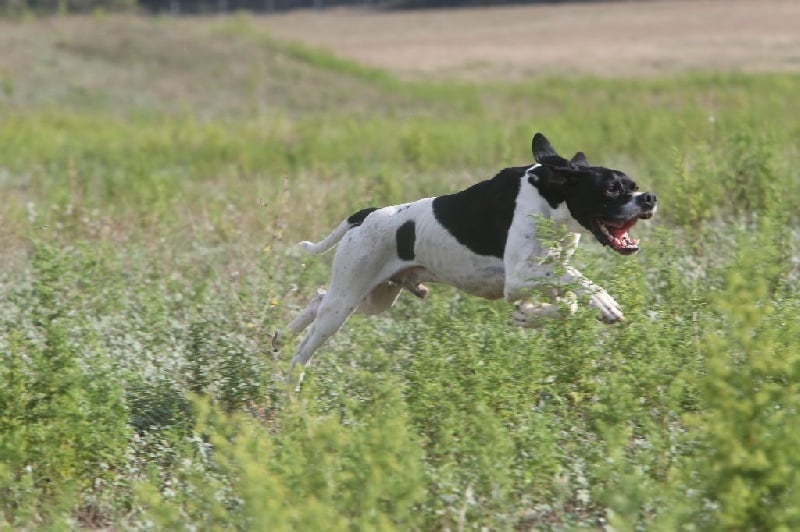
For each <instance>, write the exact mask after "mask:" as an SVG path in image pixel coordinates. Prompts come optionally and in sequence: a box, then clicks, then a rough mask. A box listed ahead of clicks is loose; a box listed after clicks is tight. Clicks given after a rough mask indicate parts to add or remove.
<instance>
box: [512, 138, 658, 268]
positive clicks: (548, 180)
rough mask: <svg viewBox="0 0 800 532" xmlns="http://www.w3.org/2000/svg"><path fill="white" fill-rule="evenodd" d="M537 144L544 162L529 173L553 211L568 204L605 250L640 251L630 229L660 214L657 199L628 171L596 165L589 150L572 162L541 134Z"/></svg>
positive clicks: (538, 155)
mask: <svg viewBox="0 0 800 532" xmlns="http://www.w3.org/2000/svg"><path fill="white" fill-rule="evenodd" d="M532 144H533V145H532V149H533V158H534V160H535V161H536V162H537V163H539V164H538V165H536V166H532V167H531V168H529V169H528V171H527V174H528V180H529V181H530V183H531V184H532V185H533V186H535V187H536V188H537V189H538V190H539V193H540V194H541V195H542V197H544V198H545V199H546V200H547V202H548V203H549V204H550V205H551V206H552V207H553V208H556V207H557V206H558V205H559V204H561V203H562V202H566V204H567V208H568V209H569V212H570V214H571V215H572V217H573V218H574V219H575V220H576V221H577V222H578V223H579V224H581V225H582V226H583V227H585V228H586V229H588V230H589V231H591V232H592V234H593V235H594V236H595V238H597V240H598V241H599V242H600V243H601V244H603V245H604V246H610V247H611V248H612V249H613V250H614V251H616V252H617V253H621V254H623V255H630V254H632V253H636V252H637V251H639V241H638V240H637V239H635V238H632V237H631V236H630V234H629V231H630V230H631V228H632V227H633V226H634V225H635V224H636V222H637V221H638V220H639V219H640V218H641V219H647V218H650V217H652V216H653V215H654V214H655V213H656V202H657V198H656V195H655V194H653V193H652V192H639V187H637V186H636V183H635V182H634V181H633V179H631V178H630V177H628V176H627V175H626V174H625V173H624V172H621V171H619V170H612V169H610V168H604V167H602V166H592V165H590V164H589V161H587V160H586V156H585V155H584V154H583V152H578V153H576V154H575V156H574V157H572V159H570V160H567V159H565V158H563V157H561V156H560V155H559V154H558V153H557V152H556V150H555V149H554V148H553V146H552V145H551V144H550V142H549V141H548V140H547V139H546V138H545V136H544V135H542V134H541V133H537V134H536V135H534V137H533V143H532Z"/></svg>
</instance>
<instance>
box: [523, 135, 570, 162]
mask: <svg viewBox="0 0 800 532" xmlns="http://www.w3.org/2000/svg"><path fill="white" fill-rule="evenodd" d="M531 151H533V160H535V161H536V162H537V163H539V164H544V165H548V166H568V163H567V160H566V159H564V158H563V157H562V156H560V155H559V154H558V152H556V150H555V148H553V145H552V144H550V141H549V140H547V137H545V136H544V135H542V134H541V133H537V134H535V135H534V136H533V140H532V141H531Z"/></svg>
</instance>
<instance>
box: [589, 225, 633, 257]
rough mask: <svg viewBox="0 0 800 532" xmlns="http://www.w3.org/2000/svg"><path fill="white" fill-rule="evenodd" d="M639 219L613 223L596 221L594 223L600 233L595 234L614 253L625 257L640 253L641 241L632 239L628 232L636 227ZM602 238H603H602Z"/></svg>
mask: <svg viewBox="0 0 800 532" xmlns="http://www.w3.org/2000/svg"><path fill="white" fill-rule="evenodd" d="M637 221H638V218H631V219H630V220H623V221H612V220H603V219H600V218H598V219H596V220H595V221H594V223H595V225H596V227H597V229H598V231H596V232H595V234H596V235H597V236H598V240H600V242H601V243H603V244H608V245H609V246H611V247H612V248H613V249H614V251H616V252H617V253H621V254H623V255H630V254H632V253H636V252H637V251H639V240H638V239H636V238H633V237H631V235H630V233H628V231H630V230H631V228H632V227H633V226H634V225H636V222H637ZM600 237H602V238H600Z"/></svg>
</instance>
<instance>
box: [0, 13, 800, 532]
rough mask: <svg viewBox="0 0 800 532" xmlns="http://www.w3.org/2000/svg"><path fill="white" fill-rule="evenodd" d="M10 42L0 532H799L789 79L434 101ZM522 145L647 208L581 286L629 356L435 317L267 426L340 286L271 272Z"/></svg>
mask: <svg viewBox="0 0 800 532" xmlns="http://www.w3.org/2000/svg"><path fill="white" fill-rule="evenodd" d="M3 25H4V27H3V28H2V30H3V31H0V40H2V39H7V40H8V41H7V42H11V41H13V42H14V43H17V45H19V43H28V44H30V46H31V47H32V48H31V47H22V48H20V49H24V50H28V51H27V52H26V53H27V54H29V56H28V57H27V58H25V60H24V61H23V60H21V59H19V58H14V59H10V58H9V57H7V56H3V57H2V58H0V62H1V63H0V77H2V79H3V80H4V81H3V87H6V89H4V92H3V96H0V187H2V192H3V196H4V198H5V199H6V201H4V202H3V205H2V206H1V207H0V220H2V223H0V241H1V242H2V244H3V249H4V253H3V255H2V258H0V260H1V261H2V265H3V267H2V269H0V301H2V303H0V356H2V357H3V360H2V361H0V527H11V528H23V529H32V528H40V527H51V528H56V529H58V528H74V527H112V528H147V527H153V526H155V527H158V528H172V527H185V526H189V527H197V528H203V529H206V528H222V527H235V528H252V529H265V528H269V529H311V528H325V529H353V528H364V529H390V528H419V529H439V528H458V529H461V528H467V527H478V526H486V527H489V528H494V529H511V528H523V529H525V528H545V529H564V528H578V527H589V528H601V527H603V526H606V525H609V524H610V525H612V526H614V527H615V528H618V529H633V528H648V529H665V530H673V529H676V528H687V529H730V528H759V529H761V528H764V529H780V528H781V527H783V528H784V529H793V528H796V527H797V525H798V521H800V506H798V504H797V502H796V501H797V500H798V477H797V474H796V471H797V470H798V466H799V465H800V464H798V458H797V455H796V453H795V452H794V450H795V448H796V444H797V434H800V415H798V406H800V405H798V399H797V398H798V397H800V394H798V391H800V390H798V389H797V387H798V384H797V383H798V382H800V362H799V361H798V354H797V353H798V352H800V350H798V343H797V342H798V340H797V339H798V338H800V334H799V333H800V330H799V329H800V321H798V318H797V316H798V315H800V313H799V312H798V310H800V309H798V307H799V306H800V297H798V291H797V281H798V262H797V256H798V247H799V246H800V237H798V233H797V231H796V230H795V229H794V228H795V226H796V223H797V219H798V212H800V210H799V209H798V207H800V204H798V200H797V198H798V197H800V195H798V192H800V191H798V187H799V186H800V185H798V183H800V176H798V173H797V170H796V169H797V168H798V166H799V165H798V162H800V161H798V152H797V147H796V145H795V144H796V143H795V139H796V138H797V135H798V133H800V130H798V125H797V124H798V123H800V121H798V116H797V114H798V113H800V111H798V109H800V105H798V104H800V102H798V92H797V90H796V86H797V76H796V75H793V74H780V75H778V74H775V75H771V74H760V75H743V74H734V73H731V74H718V73H716V74H703V73H696V74H691V75H684V76H681V77H679V78H670V79H648V80H631V79H626V80H599V79H588V78H565V79H555V78H553V79H550V78H545V79H538V80H531V81H526V82H521V83H515V84H502V83H498V82H493V83H482V84H471V83H464V82H453V83H449V82H443V81H439V82H437V83H435V84H427V83H425V82H421V81H400V80H397V79H395V78H394V77H393V76H392V75H391V74H389V73H386V72H382V71H379V70H374V69H365V68H363V67H360V66H358V65H353V64H351V63H349V62H347V61H345V60H343V59H340V58H335V57H333V56H331V55H330V54H327V53H325V52H320V51H316V50H312V49H308V48H306V47H303V46H300V45H296V44H287V43H282V42H278V41H275V40H274V39H272V38H271V37H270V36H269V35H265V34H263V33H262V32H261V31H260V30H259V29H258V28H257V27H254V26H253V25H252V24H251V23H250V22H249V21H248V19H242V18H236V19H231V20H226V21H223V22H221V23H217V22H209V21H208V20H203V19H201V20H196V21H172V20H160V19H155V20H147V19H138V18H127V17H126V18H116V17H113V18H108V19H106V18H95V19H89V18H77V19H55V20H53V21H29V22H22V23H15V24H10V23H3ZM87 28H92V29H93V30H94V31H93V32H92V33H91V34H89V33H88V32H87ZM187 50H191V51H194V52H195V53H188V52H187ZM43 64H44V65H50V66H51V67H52V68H44V67H43V66H42V65H43ZM65 72H69V73H70V74H71V75H70V76H65ZM212 80H213V81H212ZM321 87H322V88H324V90H323V89H321ZM537 130H539V131H543V132H545V133H546V134H547V135H548V136H549V137H550V139H551V140H552V141H553V143H554V144H555V145H556V147H558V148H559V149H561V150H562V151H563V152H564V153H565V154H571V152H573V151H577V150H583V151H585V152H586V153H587V154H588V157H589V159H590V160H591V161H597V162H598V163H602V164H606V165H610V166H617V167H620V168H623V169H625V170H626V171H628V172H629V173H630V174H631V175H633V176H635V177H636V178H637V180H638V181H639V182H640V183H641V184H642V186H643V187H645V188H647V189H652V190H654V191H656V192H657V193H658V194H659V198H660V203H661V205H660V212H659V215H658V216H657V217H656V218H655V219H654V220H653V221H652V222H650V223H648V224H646V225H645V224H640V225H639V226H637V233H638V234H637V236H640V237H641V238H642V242H643V250H642V252H641V253H640V254H639V255H638V256H636V257H633V258H626V257H617V256H611V255H610V254H609V253H608V252H607V251H606V250H602V249H600V248H599V247H597V246H596V245H594V244H592V243H587V244H586V245H584V246H583V247H582V248H581V250H579V252H578V254H577V255H576V258H575V260H576V263H577V264H578V265H579V266H580V268H581V269H582V270H583V271H584V272H586V273H587V275H588V276H589V277H590V278H592V279H594V280H596V281H597V282H598V283H599V284H600V285H602V286H604V287H606V288H607V289H608V290H609V291H610V292H611V293H612V294H613V295H614V296H615V297H616V298H617V299H618V300H619V301H620V303H621V304H622V305H623V307H624V309H625V312H626V315H627V317H628V320H629V321H628V323H626V324H624V325H621V326H614V327H607V326H605V325H602V324H600V323H598V322H597V321H596V320H595V318H594V316H593V315H592V314H591V313H590V312H589V311H586V310H581V311H580V312H579V313H578V314H577V315H575V316H573V317H571V318H570V319H567V320H564V321H560V322H554V323H552V325H551V326H548V327H547V328H546V329H544V330H542V331H539V332H533V331H521V330H517V329H513V328H511V327H509V326H508V321H509V312H510V311H509V307H508V305H507V304H504V303H490V302H485V301H482V300H478V299H475V298H470V297H466V296H464V295H462V294H459V293H456V292H455V291H452V290H450V289H447V288H446V287H435V288H434V290H433V294H432V295H431V297H430V298H429V299H428V300H426V301H425V302H424V303H420V302H419V301H417V300H415V299H414V298H410V297H403V298H401V301H400V302H399V304H398V305H397V307H396V308H394V309H393V310H392V311H391V312H390V313H387V314H386V315H382V316H378V317H375V318H370V319H367V318H362V317H354V318H352V319H351V320H350V321H349V322H348V324H347V325H346V327H345V328H344V329H343V331H342V332H341V333H340V334H339V335H337V336H336V337H334V338H333V339H332V340H331V342H329V344H327V345H326V346H325V347H324V348H323V349H322V350H321V351H320V352H319V353H318V356H317V359H316V360H315V363H314V365H313V366H312V367H311V368H310V369H309V372H308V379H307V381H306V383H305V385H304V388H303V390H302V393H301V394H299V395H297V396H292V395H288V394H287V393H286V392H287V390H286V386H285V384H284V374H285V370H286V369H287V365H288V364H287V360H288V358H289V357H290V356H291V351H292V349H291V347H287V348H286V349H284V350H283V351H282V352H281V353H278V354H273V353H271V352H270V350H269V345H270V336H271V334H272V332H273V331H274V330H275V329H276V328H277V327H280V326H281V325H283V324H285V323H286V322H287V321H288V320H289V319H291V317H292V316H293V315H294V314H295V312H297V311H298V310H299V309H300V308H301V306H302V305H304V304H305V302H306V301H307V299H308V298H309V297H310V296H311V295H312V294H313V292H314V290H315V288H316V287H318V286H321V285H323V284H324V283H325V282H326V279H327V272H328V264H329V261H330V258H329V257H323V258H321V259H320V258H311V257H308V256H303V255H301V254H300V252H299V251H298V250H297V249H296V247H295V246H294V245H293V243H294V242H295V241H297V240H300V239H312V240H314V239H316V238H319V237H321V236H322V235H324V234H326V232H327V231H328V230H329V229H330V228H331V227H332V226H333V225H334V224H335V223H337V222H338V221H339V220H341V219H342V218H343V217H345V216H347V215H348V214H350V213H351V212H353V211H355V210H357V209H359V208H362V207H364V206H367V205H380V204H386V203H393V202H400V201H407V200H410V199H414V198H417V197H421V196H425V195H432V194H438V193H443V192H448V191H452V190H456V189H458V188H460V187H463V186H464V185H466V184H468V183H472V182H474V181H476V180H478V179H483V178H485V177H489V176H490V175H492V173H493V172H494V171H496V170H498V169H499V168H501V167H503V166H506V165H518V164H523V163H524V162H525V161H529V160H530V153H529V141H530V137H531V135H532V133H533V132H534V131H537Z"/></svg>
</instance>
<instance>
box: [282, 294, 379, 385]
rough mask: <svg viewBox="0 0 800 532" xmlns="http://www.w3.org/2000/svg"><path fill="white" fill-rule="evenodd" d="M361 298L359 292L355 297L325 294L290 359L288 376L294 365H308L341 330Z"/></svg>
mask: <svg viewBox="0 0 800 532" xmlns="http://www.w3.org/2000/svg"><path fill="white" fill-rule="evenodd" d="M363 297H364V296H363V294H362V293H361V292H358V293H357V295H353V294H352V293H350V294H344V295H340V294H337V293H335V292H333V291H329V292H328V293H327V294H325V296H324V297H323V299H322V302H321V303H320V305H319V308H318V309H317V316H316V319H315V320H314V323H313V324H312V325H311V329H310V330H309V331H308V334H307V335H306V337H305V338H303V341H302V342H301V343H300V348H299V349H298V351H297V354H296V355H295V356H294V357H292V364H291V366H290V368H289V373H290V374H291V372H292V370H293V369H294V366H295V365H296V364H303V365H306V364H308V361H309V360H311V357H312V356H314V352H315V351H316V350H317V349H318V348H319V347H320V346H321V345H322V344H323V343H324V342H325V340H327V339H328V338H330V337H331V336H333V335H334V334H335V333H336V331H338V330H339V329H340V328H341V326H342V325H343V324H344V322H345V321H347V318H349V317H350V314H352V313H353V311H354V310H355V309H356V307H358V304H359V303H360V302H361V300H362V299H363Z"/></svg>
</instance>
